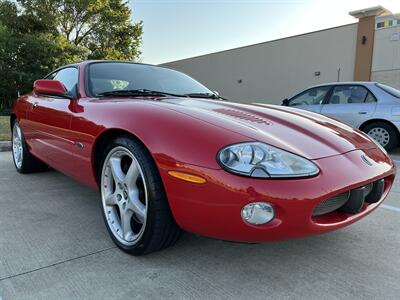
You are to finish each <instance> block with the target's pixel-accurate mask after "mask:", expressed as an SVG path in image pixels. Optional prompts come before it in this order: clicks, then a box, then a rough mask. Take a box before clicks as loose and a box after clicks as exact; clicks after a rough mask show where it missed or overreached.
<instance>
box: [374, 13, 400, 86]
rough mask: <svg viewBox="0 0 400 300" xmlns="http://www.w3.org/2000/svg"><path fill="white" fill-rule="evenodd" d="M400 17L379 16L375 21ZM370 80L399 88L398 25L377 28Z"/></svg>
mask: <svg viewBox="0 0 400 300" xmlns="http://www.w3.org/2000/svg"><path fill="white" fill-rule="evenodd" d="M390 19H400V15H394V16H388V17H379V18H377V20H376V21H377V22H381V21H385V20H390ZM371 80H372V81H379V82H382V83H386V84H389V85H392V86H394V87H397V88H400V26H399V25H398V26H394V27H388V28H382V29H377V30H376V31H375V44H374V54H373V63H372V74H371Z"/></svg>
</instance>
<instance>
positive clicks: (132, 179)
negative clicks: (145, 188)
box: [124, 160, 139, 189]
mask: <svg viewBox="0 0 400 300" xmlns="http://www.w3.org/2000/svg"><path fill="white" fill-rule="evenodd" d="M138 177H139V168H138V167H137V164H136V161H135V160H132V163H131V165H130V167H129V169H128V172H127V173H126V176H125V180H124V182H125V184H126V185H127V187H128V188H129V189H134V188H136V180H137V179H138Z"/></svg>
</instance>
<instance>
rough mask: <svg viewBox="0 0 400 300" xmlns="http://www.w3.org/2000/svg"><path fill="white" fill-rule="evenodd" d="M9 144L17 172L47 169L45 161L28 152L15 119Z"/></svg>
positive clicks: (23, 172)
mask: <svg viewBox="0 0 400 300" xmlns="http://www.w3.org/2000/svg"><path fill="white" fill-rule="evenodd" d="M11 145H12V155H13V161H14V165H15V168H16V169H17V171H18V172H19V173H22V174H27V173H34V172H43V171H46V170H47V169H48V166H47V165H46V164H45V163H43V162H41V161H40V160H38V159H37V158H36V157H34V156H33V155H32V154H31V153H30V152H29V147H28V145H27V144H26V141H25V137H24V134H23V132H22V130H21V128H20V126H19V122H18V121H17V120H15V121H14V123H13V130H12V137H11Z"/></svg>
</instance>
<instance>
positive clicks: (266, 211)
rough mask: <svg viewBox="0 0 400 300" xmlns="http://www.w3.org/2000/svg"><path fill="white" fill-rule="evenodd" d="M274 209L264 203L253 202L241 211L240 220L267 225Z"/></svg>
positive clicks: (272, 216)
mask: <svg viewBox="0 0 400 300" xmlns="http://www.w3.org/2000/svg"><path fill="white" fill-rule="evenodd" d="M274 215H275V213H274V208H273V207H272V205H271V204H269V203H265V202H253V203H249V204H247V205H246V206H245V207H243V209H242V219H243V220H245V221H246V222H247V223H250V224H255V225H261V224H265V223H268V222H269V221H271V220H272V219H273V218H274Z"/></svg>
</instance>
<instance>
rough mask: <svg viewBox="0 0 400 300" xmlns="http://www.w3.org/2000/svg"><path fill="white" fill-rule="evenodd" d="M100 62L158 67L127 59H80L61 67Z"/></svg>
mask: <svg viewBox="0 0 400 300" xmlns="http://www.w3.org/2000/svg"><path fill="white" fill-rule="evenodd" d="M101 62H105V63H128V64H135V65H144V66H152V67H159V66H157V65H152V64H145V63H139V62H135V61H128V60H111V59H108V60H102V59H93V60H82V61H79V62H76V63H71V64H68V65H64V66H62V67H61V68H65V67H73V66H74V67H76V66H84V65H88V64H92V63H101Z"/></svg>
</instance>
